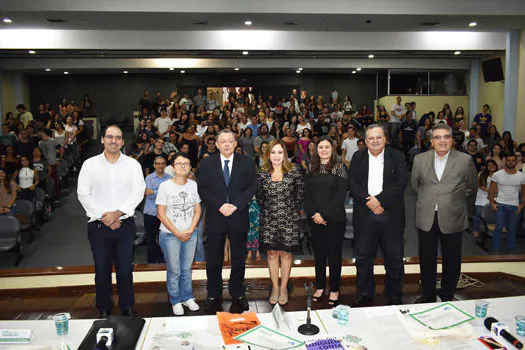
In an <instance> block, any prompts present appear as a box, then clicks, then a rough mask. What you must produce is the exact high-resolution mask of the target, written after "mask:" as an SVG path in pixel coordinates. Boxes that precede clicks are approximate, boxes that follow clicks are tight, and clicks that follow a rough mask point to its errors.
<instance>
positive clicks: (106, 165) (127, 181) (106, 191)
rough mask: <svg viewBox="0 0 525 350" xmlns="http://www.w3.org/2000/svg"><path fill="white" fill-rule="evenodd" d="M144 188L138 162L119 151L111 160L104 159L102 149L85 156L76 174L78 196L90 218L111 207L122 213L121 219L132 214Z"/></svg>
mask: <svg viewBox="0 0 525 350" xmlns="http://www.w3.org/2000/svg"><path fill="white" fill-rule="evenodd" d="M145 189H146V183H145V182H144V177H143V174H142V168H141V166H140V164H139V162H137V161H136V160H135V159H133V158H131V157H128V156H126V155H124V154H122V153H121V154H120V156H119V158H118V160H117V161H116V162H115V163H110V162H108V160H107V159H106V156H105V155H104V152H102V153H101V154H99V155H98V156H94V157H91V158H89V159H88V160H86V161H85V162H84V164H83V165H82V169H80V174H79V176H78V187H77V194H78V200H79V201H80V204H82V207H84V210H85V211H86V215H87V216H88V217H89V221H90V222H91V221H95V220H99V219H101V218H102V214H103V213H105V212H109V211H115V210H120V211H121V212H123V213H124V215H123V216H122V217H121V218H120V219H121V220H124V219H127V218H129V217H131V216H133V215H134V213H135V208H136V207H137V205H139V203H140V202H141V201H142V199H143V198H144V190H145Z"/></svg>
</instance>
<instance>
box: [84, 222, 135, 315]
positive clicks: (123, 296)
mask: <svg viewBox="0 0 525 350" xmlns="http://www.w3.org/2000/svg"><path fill="white" fill-rule="evenodd" d="M136 233H137V228H136V226H135V221H133V218H129V219H127V220H124V221H122V222H121V226H120V228H119V229H117V230H112V229H110V228H109V227H107V226H106V225H104V224H103V223H101V222H100V221H93V222H90V223H88V238H89V243H90V245H91V251H92V253H93V261H94V262H95V290H96V293H97V297H96V302H97V307H98V308H99V309H102V310H106V311H107V312H111V310H112V309H113V300H112V282H111V272H112V268H113V264H114V265H115V270H116V272H117V289H118V294H119V307H120V309H121V310H126V309H128V308H130V307H132V306H133V304H135V293H134V290H133V246H134V241H135V234H136Z"/></svg>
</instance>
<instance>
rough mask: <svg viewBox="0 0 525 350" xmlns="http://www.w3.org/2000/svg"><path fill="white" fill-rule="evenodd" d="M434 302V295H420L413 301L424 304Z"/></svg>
mask: <svg viewBox="0 0 525 350" xmlns="http://www.w3.org/2000/svg"><path fill="white" fill-rule="evenodd" d="M435 302H436V297H434V298H430V297H426V296H424V295H422V296H420V297H419V298H417V299H416V301H414V304H426V303H435Z"/></svg>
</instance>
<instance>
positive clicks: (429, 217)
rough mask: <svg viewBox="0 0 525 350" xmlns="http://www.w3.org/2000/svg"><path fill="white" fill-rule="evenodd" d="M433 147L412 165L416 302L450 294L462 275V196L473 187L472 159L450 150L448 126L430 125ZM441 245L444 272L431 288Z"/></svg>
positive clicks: (464, 214)
mask: <svg viewBox="0 0 525 350" xmlns="http://www.w3.org/2000/svg"><path fill="white" fill-rule="evenodd" d="M431 142H432V146H433V150H432V149H431V150H430V151H428V152H424V153H421V154H418V155H417V156H416V157H415V159H414V166H413V168H412V186H413V187H414V189H415V190H416V192H417V204H416V227H417V228H418V231H419V266H420V270H421V272H420V274H421V286H422V289H423V293H422V295H421V297H419V298H418V299H417V300H416V303H430V302H435V301H436V295H437V294H439V297H440V298H441V300H442V301H450V300H452V299H453V298H454V293H455V292H456V285H457V283H458V279H459V275H460V273H461V243H462V233H463V231H464V230H465V229H466V228H467V227H468V217H467V200H466V199H467V196H469V195H471V194H472V193H474V191H476V189H477V174H476V168H475V166H474V162H473V161H472V158H471V157H470V156H469V155H467V154H464V153H461V152H458V151H456V150H455V149H452V142H453V139H452V129H451V128H450V127H449V126H448V125H446V124H437V125H436V126H434V127H433V128H432V140H431ZM438 242H440V243H441V252H442V265H443V274H442V279H441V289H440V291H439V293H438V292H437V290H436V275H437V251H438Z"/></svg>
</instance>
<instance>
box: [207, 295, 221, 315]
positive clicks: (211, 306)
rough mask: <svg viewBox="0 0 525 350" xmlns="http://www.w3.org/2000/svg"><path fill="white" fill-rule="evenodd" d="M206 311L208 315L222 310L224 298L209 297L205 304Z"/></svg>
mask: <svg viewBox="0 0 525 350" xmlns="http://www.w3.org/2000/svg"><path fill="white" fill-rule="evenodd" d="M204 311H205V312H206V314H207V315H215V314H216V313H217V312H220V311H222V300H221V299H220V298H208V299H207V300H206V304H205V305H204Z"/></svg>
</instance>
